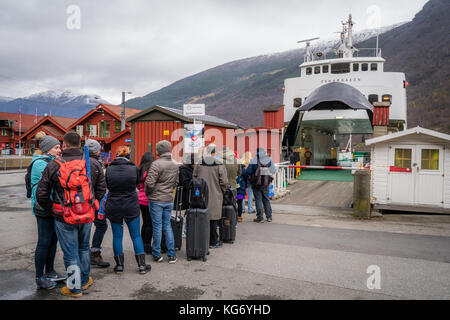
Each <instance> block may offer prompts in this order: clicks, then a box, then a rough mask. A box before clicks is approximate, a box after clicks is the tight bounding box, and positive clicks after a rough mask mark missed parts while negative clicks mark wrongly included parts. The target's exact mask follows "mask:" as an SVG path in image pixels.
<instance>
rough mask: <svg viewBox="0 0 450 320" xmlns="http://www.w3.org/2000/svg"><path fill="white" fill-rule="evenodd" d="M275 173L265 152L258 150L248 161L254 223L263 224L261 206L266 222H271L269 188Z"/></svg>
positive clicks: (273, 166)
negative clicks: (254, 214) (254, 205)
mask: <svg viewBox="0 0 450 320" xmlns="http://www.w3.org/2000/svg"><path fill="white" fill-rule="evenodd" d="M276 172H277V169H276V168H275V165H274V163H273V161H272V159H271V158H270V157H269V156H268V155H267V153H266V150H264V149H263V148H258V149H257V150H256V157H255V158H253V159H252V160H251V161H250V165H249V167H248V170H247V174H248V176H249V177H250V183H251V185H252V189H253V194H254V195H255V201H256V219H254V220H253V221H254V222H264V216H263V206H264V211H265V213H266V219H267V222H272V207H271V205H270V199H269V186H270V184H271V183H272V181H273V178H272V176H273V175H274V174H275V173H276Z"/></svg>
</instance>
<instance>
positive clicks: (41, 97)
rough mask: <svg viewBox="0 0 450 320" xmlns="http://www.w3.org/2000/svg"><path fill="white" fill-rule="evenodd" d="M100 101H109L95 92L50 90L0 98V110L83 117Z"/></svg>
mask: <svg viewBox="0 0 450 320" xmlns="http://www.w3.org/2000/svg"><path fill="white" fill-rule="evenodd" d="M99 103H108V102H107V101H106V100H104V99H102V98H101V97H100V96H98V95H95V94H81V93H77V92H75V91H71V90H48V91H44V92H38V93H35V94H32V95H29V96H27V97H23V98H17V99H9V100H7V101H1V100H0V112H18V111H19V108H20V109H21V110H22V112H23V113H24V114H34V113H35V112H36V109H37V112H38V114H40V115H43V114H46V113H47V114H52V115H55V116H64V117H75V118H77V117H81V116H82V115H83V114H85V113H87V112H89V110H91V109H92V108H93V107H95V106H96V105H98V104H99Z"/></svg>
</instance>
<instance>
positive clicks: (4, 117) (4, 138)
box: [0, 112, 42, 154]
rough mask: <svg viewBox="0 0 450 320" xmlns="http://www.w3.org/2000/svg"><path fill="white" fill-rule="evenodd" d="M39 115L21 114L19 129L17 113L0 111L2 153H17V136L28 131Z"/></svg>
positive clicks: (0, 148) (0, 145)
mask: <svg viewBox="0 0 450 320" xmlns="http://www.w3.org/2000/svg"><path fill="white" fill-rule="evenodd" d="M40 119H42V117H41V116H38V117H35V116H34V115H27V114H22V116H21V122H22V125H21V127H22V128H21V129H20V124H19V122H20V116H19V114H18V113H11V112H0V151H1V153H2V154H19V138H20V136H21V135H22V134H23V133H24V132H26V131H28V130H29V129H30V128H31V127H32V126H33V125H34V124H35V123H36V121H39V120H40Z"/></svg>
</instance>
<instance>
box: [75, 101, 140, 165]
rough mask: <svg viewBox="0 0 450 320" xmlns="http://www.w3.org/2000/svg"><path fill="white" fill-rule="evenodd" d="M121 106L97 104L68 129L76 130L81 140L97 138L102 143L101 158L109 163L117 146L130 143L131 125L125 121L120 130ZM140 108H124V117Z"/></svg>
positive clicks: (135, 112)
mask: <svg viewBox="0 0 450 320" xmlns="http://www.w3.org/2000/svg"><path fill="white" fill-rule="evenodd" d="M121 111H122V107H121V106H114V105H109V104H99V105H98V106H97V107H95V108H94V109H92V110H91V111H89V112H88V113H86V114H85V115H84V116H83V117H81V118H80V119H79V120H77V121H76V122H74V123H72V124H71V125H70V126H69V128H68V130H74V131H76V132H77V133H78V134H79V135H80V136H81V137H82V141H85V140H87V139H94V140H97V141H98V142H99V143H100V144H101V145H102V160H103V161H104V162H105V163H109V162H110V161H112V160H114V158H115V154H116V151H117V148H118V147H120V146H122V145H131V130H130V127H131V125H130V124H129V123H126V126H125V128H126V129H125V130H124V131H121V118H120V113H121ZM141 111H142V110H139V109H133V108H126V110H125V118H128V117H131V116H133V115H135V114H137V113H139V112H141Z"/></svg>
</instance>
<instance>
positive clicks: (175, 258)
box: [168, 256, 177, 264]
mask: <svg viewBox="0 0 450 320" xmlns="http://www.w3.org/2000/svg"><path fill="white" fill-rule="evenodd" d="M168 260H169V263H170V264H173V263H175V262H177V257H176V256H171V257H168Z"/></svg>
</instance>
